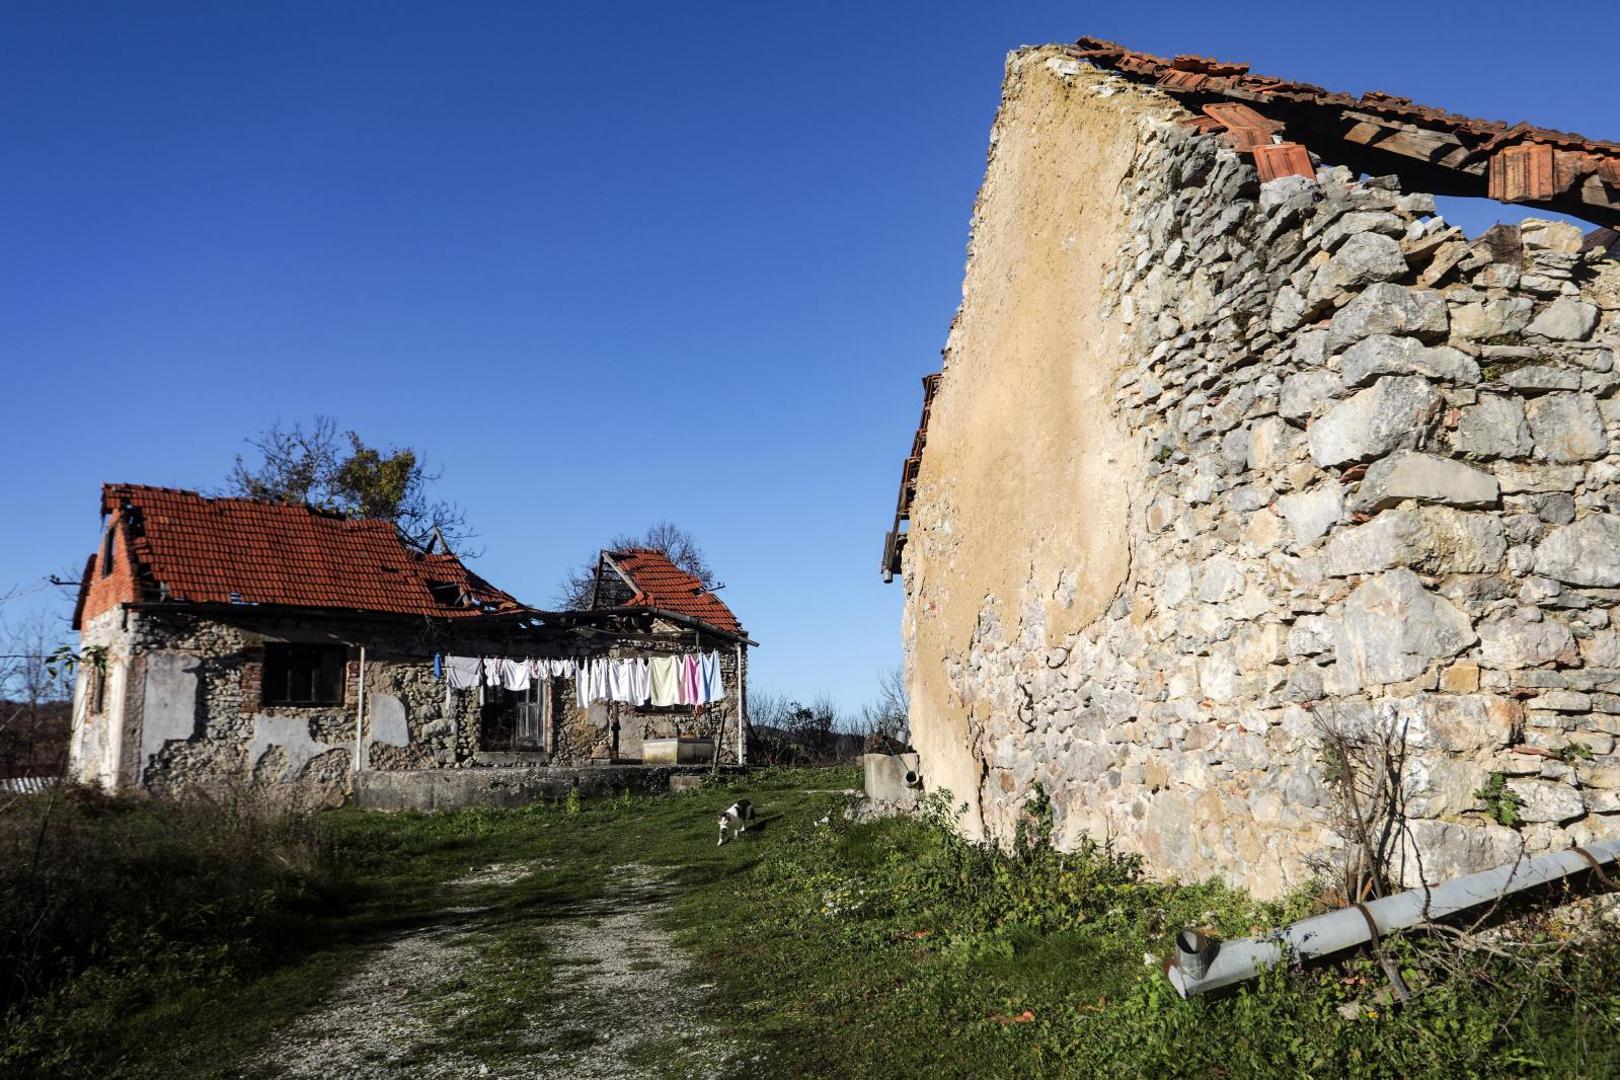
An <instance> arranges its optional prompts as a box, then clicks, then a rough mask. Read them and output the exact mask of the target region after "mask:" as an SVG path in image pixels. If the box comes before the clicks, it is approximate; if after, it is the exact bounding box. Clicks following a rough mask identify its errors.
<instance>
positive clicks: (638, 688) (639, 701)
mask: <svg viewBox="0 0 1620 1080" xmlns="http://www.w3.org/2000/svg"><path fill="white" fill-rule="evenodd" d="M650 700H652V672H651V671H650V670H649V669H648V667H647V659H646V657H642V656H637V657H633V658H631V660H630V704H632V705H636V706H641V705H645V704H647V702H648V701H650Z"/></svg>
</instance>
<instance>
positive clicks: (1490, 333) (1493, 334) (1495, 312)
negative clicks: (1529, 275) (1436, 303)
mask: <svg viewBox="0 0 1620 1080" xmlns="http://www.w3.org/2000/svg"><path fill="white" fill-rule="evenodd" d="M1535 308H1536V305H1535V301H1533V300H1527V299H1525V298H1524V297H1512V298H1509V299H1503V300H1482V301H1478V302H1476V303H1472V304H1461V305H1459V306H1457V307H1455V308H1453V309H1452V311H1451V336H1452V337H1454V338H1462V339H1464V340H1467V341H1488V340H1491V339H1494V338H1501V337H1507V336H1509V335H1511V334H1517V333H1518V332H1519V331H1521V330H1523V329H1524V328H1525V327H1526V326H1528V325H1529V323H1530V316H1531V314H1532V313H1533V312H1534V311H1535Z"/></svg>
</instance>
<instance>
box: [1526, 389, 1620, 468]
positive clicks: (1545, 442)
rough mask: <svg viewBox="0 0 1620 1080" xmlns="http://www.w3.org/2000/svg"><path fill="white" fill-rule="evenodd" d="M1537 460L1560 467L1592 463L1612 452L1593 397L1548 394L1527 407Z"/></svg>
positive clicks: (1533, 400) (1531, 401) (1532, 400)
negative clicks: (1582, 462) (1580, 462)
mask: <svg viewBox="0 0 1620 1080" xmlns="http://www.w3.org/2000/svg"><path fill="white" fill-rule="evenodd" d="M1525 413H1526V419H1527V420H1528V421H1529V423H1530V433H1531V435H1532V436H1533V437H1534V438H1535V441H1536V456H1537V457H1539V458H1542V459H1543V460H1546V461H1551V462H1554V463H1557V464H1561V465H1562V464H1570V463H1573V462H1577V461H1593V460H1596V459H1597V458H1600V457H1602V456H1603V455H1605V454H1607V453H1608V452H1609V437H1608V436H1607V435H1606V434H1605V433H1604V430H1603V417H1602V416H1601V415H1600V414H1599V413H1598V407H1597V401H1596V400H1595V399H1594V398H1593V397H1592V396H1591V395H1590V394H1547V395H1546V396H1544V397H1538V398H1532V399H1531V400H1530V402H1529V404H1528V405H1526V406H1525Z"/></svg>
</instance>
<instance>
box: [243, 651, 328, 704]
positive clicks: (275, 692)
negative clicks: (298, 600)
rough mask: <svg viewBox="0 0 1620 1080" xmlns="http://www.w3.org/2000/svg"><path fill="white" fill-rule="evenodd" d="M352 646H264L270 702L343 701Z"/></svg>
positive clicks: (266, 699) (267, 701)
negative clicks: (349, 647) (347, 662)
mask: <svg viewBox="0 0 1620 1080" xmlns="http://www.w3.org/2000/svg"><path fill="white" fill-rule="evenodd" d="M347 659H348V648H347V647H346V646H343V645H286V644H269V645H266V646H265V647H264V680H263V686H264V703H265V704H266V705H341V704H343V676H344V666H345V661H346V660H347Z"/></svg>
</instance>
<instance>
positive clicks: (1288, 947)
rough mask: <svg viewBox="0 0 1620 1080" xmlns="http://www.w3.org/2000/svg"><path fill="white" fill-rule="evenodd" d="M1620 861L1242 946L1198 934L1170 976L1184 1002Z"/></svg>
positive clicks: (1286, 931) (1520, 875)
mask: <svg viewBox="0 0 1620 1080" xmlns="http://www.w3.org/2000/svg"><path fill="white" fill-rule="evenodd" d="M1617 859H1620V837H1617V838H1614V839H1610V840H1601V841H1598V842H1596V843H1591V844H1588V845H1586V846H1585V847H1584V848H1582V847H1574V848H1568V849H1566V850H1564V851H1554V852H1548V853H1546V854H1542V855H1537V856H1535V857H1533V858H1529V859H1521V860H1519V861H1518V862H1515V863H1510V864H1509V865H1507V866H1499V867H1497V868H1495V869H1494V870H1484V871H1481V872H1480V873H1477V874H1468V875H1466V876H1464V877H1459V878H1453V879H1452V880H1450V881H1447V882H1445V883H1443V884H1440V885H1436V886H1435V887H1434V888H1432V889H1430V888H1419V889H1409V890H1407V891H1406V892H1402V893H1396V894H1395V895H1393V896H1386V897H1383V898H1382V899H1379V900H1373V901H1370V902H1369V903H1365V904H1355V905H1353V906H1351V907H1347V908H1341V909H1340V910H1338V911H1330V912H1328V913H1327V914H1325V915H1313V916H1311V917H1310V918H1308V919H1302V920H1300V921H1299V922H1297V923H1294V924H1293V925H1291V926H1285V927H1282V928H1281V929H1278V930H1272V931H1270V932H1269V933H1266V934H1262V935H1261V936H1259V937H1254V938H1243V939H1241V940H1238V941H1215V940H1213V939H1210V938H1206V937H1204V935H1202V934H1200V933H1198V932H1197V931H1194V930H1183V931H1182V932H1181V933H1179V934H1177V935H1176V955H1175V957H1174V958H1172V960H1171V961H1170V963H1169V964H1168V965H1167V966H1166V968H1165V974H1166V975H1168V976H1169V978H1170V983H1171V985H1172V986H1174V987H1175V988H1176V992H1177V993H1179V994H1180V995H1181V996H1182V997H1184V998H1185V997H1191V996H1192V995H1194V994H1202V993H1205V992H1206V991H1209V990H1215V989H1218V988H1220V987H1222V986H1230V985H1232V984H1233V983H1239V982H1243V981H1244V980H1245V979H1252V978H1254V977H1255V976H1256V975H1258V974H1259V973H1260V972H1261V971H1262V970H1264V969H1266V968H1270V967H1275V966H1276V965H1278V964H1281V963H1284V962H1285V961H1288V960H1291V959H1295V958H1297V959H1301V960H1309V959H1312V958H1314V957H1318V956H1327V955H1329V954H1331V953H1336V952H1340V951H1342V950H1344V949H1350V948H1354V947H1355V946H1357V945H1364V944H1366V943H1367V942H1369V941H1372V940H1374V939H1375V938H1378V937H1383V936H1384V935H1386V934H1390V933H1394V932H1395V931H1398V930H1405V929H1407V928H1408V927H1411V926H1414V925H1416V924H1417V923H1419V922H1424V921H1431V920H1435V919H1443V918H1445V917H1446V916H1448V915H1454V914H1456V913H1457V912H1459V911H1466V910H1467V909H1468V908H1471V907H1477V906H1479V905H1481V904H1488V903H1492V902H1494V901H1496V900H1499V899H1501V898H1502V897H1504V896H1511V895H1513V894H1514V893H1516V892H1521V891H1523V890H1525V889H1529V888H1534V887H1535V886H1537V885H1545V884H1546V883H1547V882H1549V881H1557V880H1558V879H1560V878H1565V877H1568V876H1570V875H1571V874H1574V873H1578V872H1579V871H1581V870H1589V869H1590V870H1597V871H1598V872H1599V873H1602V870H1601V867H1602V866H1603V865H1604V864H1606V863H1612V862H1614V861H1615V860H1617Z"/></svg>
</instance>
